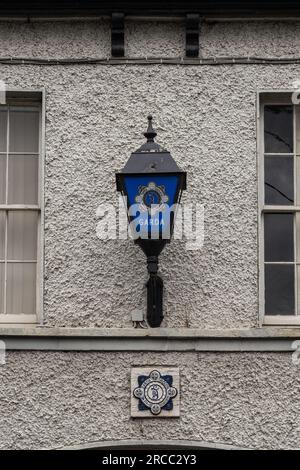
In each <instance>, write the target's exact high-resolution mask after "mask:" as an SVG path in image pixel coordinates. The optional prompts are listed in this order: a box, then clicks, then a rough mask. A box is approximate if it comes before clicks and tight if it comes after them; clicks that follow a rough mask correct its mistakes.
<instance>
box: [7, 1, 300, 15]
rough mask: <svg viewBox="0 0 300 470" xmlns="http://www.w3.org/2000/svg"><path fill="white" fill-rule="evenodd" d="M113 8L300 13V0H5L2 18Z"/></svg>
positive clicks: (155, 12)
mask: <svg viewBox="0 0 300 470" xmlns="http://www.w3.org/2000/svg"><path fill="white" fill-rule="evenodd" d="M114 12H123V13H124V14H125V15H128V16H129V15H132V16H144V17H151V16H155V17H164V16H165V17H170V16H171V17H177V16H178V17H184V16H185V15H186V14H188V13H197V14H199V15H200V16H201V17H203V18H208V19H209V18H243V17H258V18H264V17H272V18H277V17H278V18H295V17H296V16H299V17H300V1H299V0H216V1H214V0H202V1H201V0H170V1H166V2H162V1H161V0H151V2H145V1H142V0H127V1H126V0H102V1H101V0H51V1H49V0H43V1H41V0H9V1H8V0H3V1H2V2H1V3H0V18H1V17H2V18H4V17H5V18H56V17H57V18H64V17H66V18H68V17H73V18H76V17H85V18H88V17H91V18H93V17H100V16H110V15H111V14H112V13H114Z"/></svg>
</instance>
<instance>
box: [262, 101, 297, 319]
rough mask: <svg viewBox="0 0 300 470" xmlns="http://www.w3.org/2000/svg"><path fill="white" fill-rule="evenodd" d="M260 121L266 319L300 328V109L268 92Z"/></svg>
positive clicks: (264, 308)
mask: <svg viewBox="0 0 300 470" xmlns="http://www.w3.org/2000/svg"><path fill="white" fill-rule="evenodd" d="M259 116H260V131H261V142H260V149H259V154H260V180H261V182H260V224H261V231H260V232H261V254H260V259H261V269H260V277H261V282H260V290H261V302H260V303H261V318H263V321H264V323H265V324H273V325H280V324H300V105H294V104H293V103H292V99H291V94H290V93H289V94H286V93H284V94H279V93H276V94H272V93H263V94H262V95H261V103H260V113H259Z"/></svg>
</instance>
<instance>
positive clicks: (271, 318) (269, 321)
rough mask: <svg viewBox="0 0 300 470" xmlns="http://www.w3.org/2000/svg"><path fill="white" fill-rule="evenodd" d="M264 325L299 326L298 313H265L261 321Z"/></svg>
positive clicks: (299, 316) (299, 318) (299, 317)
mask: <svg viewBox="0 0 300 470" xmlns="http://www.w3.org/2000/svg"><path fill="white" fill-rule="evenodd" d="M263 323H264V325H266V326H282V327H285V326H286V327H296V328H297V327H298V328H299V327H300V315H266V316H265V317H264V321H263Z"/></svg>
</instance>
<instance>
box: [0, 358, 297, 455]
mask: <svg viewBox="0 0 300 470" xmlns="http://www.w3.org/2000/svg"><path fill="white" fill-rule="evenodd" d="M145 364H146V365H152V364H156V365H157V364H159V365H164V364H165V365H168V366H169V365H176V366H179V367H180V371H181V417H180V418H173V419H168V418H166V419H147V420H143V419H130V368H131V366H132V365H145ZM299 386H300V380H299V368H297V367H295V366H292V364H291V355H290V354H286V353H282V354H271V353H267V354H261V353H260V354H257V353H244V354H236V353H228V354H223V353H218V354H216V353H215V354H214V353H207V354H205V353H197V354H196V353H176V354H175V353H173V354H172V353H160V354H158V353H151V354H150V353H149V354H143V355H141V354H129V353H122V354H117V353H111V354H101V353H76V352H70V353H51V352H40V353H38V352H32V353H30V352H11V353H9V354H8V355H7V363H6V365H5V366H1V367H0V415H1V427H0V447H1V448H2V449H6V448H13V449H16V448H17V449H24V448H55V447H59V446H65V445H73V444H74V445H75V444H83V443H89V442H93V441H103V440H117V439H148V440H151V439H161V440H163V439H165V440H175V439H187V440H199V441H209V442H217V443H225V444H233V445H236V446H244V447H251V448H297V447H298V448H299V444H300V420H299V416H300V404H299Z"/></svg>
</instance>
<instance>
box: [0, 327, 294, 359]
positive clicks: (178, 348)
mask: <svg viewBox="0 0 300 470" xmlns="http://www.w3.org/2000/svg"><path fill="white" fill-rule="evenodd" d="M297 339H299V340H300V329H299V328H270V327H266V328H253V329H232V330H213V329H212V330H201V329H186V328H183V329H173V328H170V329H168V328H160V329H148V330H142V329H141V330H137V329H134V328H120V329H115V328H112V329H109V328H106V329H105V328H104V329H102V328H49V327H38V326H36V327H23V328H21V327H9V328H4V327H3V328H1V329H0V340H2V341H4V342H5V348H6V349H7V350H27V351H28V350H29V351H102V352H105V351H106V352H113V351H127V352H129V351H133V352H141V351H145V352H150V351H153V352H201V351H206V352H216V351H220V352H222V351H223V352H255V351H256V352H289V353H290V354H291V353H292V352H293V350H295V345H294V344H293V343H294V341H295V340H297Z"/></svg>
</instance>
